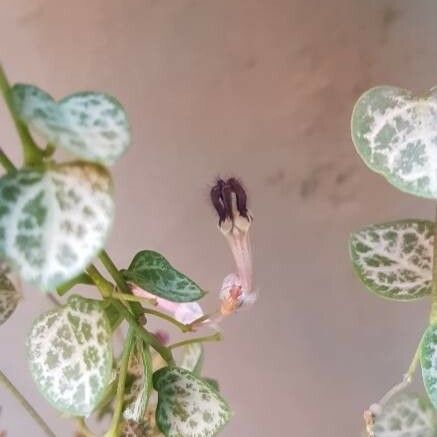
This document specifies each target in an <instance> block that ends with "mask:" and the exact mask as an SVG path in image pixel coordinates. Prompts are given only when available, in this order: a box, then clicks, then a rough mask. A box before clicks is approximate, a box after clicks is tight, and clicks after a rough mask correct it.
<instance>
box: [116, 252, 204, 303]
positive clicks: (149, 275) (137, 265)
mask: <svg viewBox="0 0 437 437" xmlns="http://www.w3.org/2000/svg"><path fill="white" fill-rule="evenodd" d="M123 274H124V276H125V278H126V279H127V280H128V281H131V282H134V283H135V284H136V285H138V286H139V287H141V288H142V289H143V290H146V291H148V292H149V293H152V294H154V295H155V296H159V297H162V298H164V299H167V300H171V301H173V302H192V301H195V300H199V299H200V298H202V297H203V296H204V294H205V292H204V291H203V290H202V289H201V288H200V287H199V286H198V285H197V284H195V283H194V282H193V281H192V280H191V279H189V278H187V277H186V276H185V275H184V274H182V273H180V272H178V271H177V270H175V269H174V268H173V267H172V266H171V265H170V263H169V262H168V261H167V260H166V259H165V258H164V257H163V256H162V255H160V254H159V253H157V252H153V251H152V250H143V251H142V252H139V253H137V254H136V255H135V257H134V259H133V260H132V262H131V265H130V266H129V268H128V270H124V271H123Z"/></svg>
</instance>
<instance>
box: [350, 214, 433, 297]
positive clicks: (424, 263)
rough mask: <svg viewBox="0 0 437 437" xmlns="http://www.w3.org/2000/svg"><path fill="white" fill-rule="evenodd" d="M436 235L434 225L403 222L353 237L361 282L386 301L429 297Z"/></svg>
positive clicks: (355, 264) (365, 231)
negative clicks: (434, 235)
mask: <svg viewBox="0 0 437 437" xmlns="http://www.w3.org/2000/svg"><path fill="white" fill-rule="evenodd" d="M433 232H434V225H433V223H431V222H428V221H424V220H403V221H398V222H391V223H384V224H380V225H373V226H369V227H367V228H364V229H362V230H361V231H358V232H355V233H353V234H352V235H351V237H350V240H349V247H350V254H351V258H352V263H353V266H354V268H355V270H356V272H357V274H358V276H359V278H360V279H361V281H362V282H363V283H364V284H365V285H366V287H367V288H368V289H369V290H370V291H373V292H374V293H376V294H378V295H379V296H382V297H385V298H387V299H395V300H412V299H417V298H419V297H422V296H425V295H427V294H430V293H431V277H432V272H431V268H432V251H433V247H432V246H433V241H434V237H433Z"/></svg>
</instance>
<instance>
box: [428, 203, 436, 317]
mask: <svg viewBox="0 0 437 437" xmlns="http://www.w3.org/2000/svg"><path fill="white" fill-rule="evenodd" d="M431 302H432V303H431V315H430V320H429V323H430V324H434V323H437V207H436V212H435V220H434V243H433V258H432V288H431Z"/></svg>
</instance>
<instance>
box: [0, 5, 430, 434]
mask: <svg viewBox="0 0 437 437" xmlns="http://www.w3.org/2000/svg"><path fill="white" fill-rule="evenodd" d="M436 14H437V3H436V2H435V1H432V0H430V1H421V0H415V1H408V0H405V1H391V2H390V1H384V0H374V1H367V0H354V1H352V0H349V1H346V0H331V1H313V0H270V1H269V0H265V1H255V0H246V1H244V0H233V1H231V0H229V1H228V0H217V1H212V0H190V1H188V0H173V1H170V0H166V1H164V0H125V1H121V0H118V1H117V0H100V1H92V0H87V1H85V0H80V1H68V2H67V1H61V0H57V1H56V0H0V60H1V61H2V62H3V63H4V65H5V67H6V68H7V70H8V72H9V75H10V77H11V78H12V79H13V80H14V81H28V82H33V83H35V84H38V85H40V86H41V87H42V88H44V89H47V90H49V91H51V92H52V94H53V95H55V96H56V97H61V96H63V95H65V94H68V93H71V92H73V91H76V90H82V89H101V90H105V91H108V92H110V93H112V94H114V95H115V96H117V97H118V98H119V99H120V100H121V101H122V102H123V103H124V105H125V106H126V108H127V110H128V112H129V115H130V119H131V122H132V125H133V134H134V145H133V147H132V149H131V151H130V152H129V154H128V155H127V156H126V157H125V158H123V160H122V161H121V162H120V163H119V164H117V166H116V167H115V168H114V176H115V182H116V188H117V202H118V209H117V218H116V223H115V228H114V231H113V234H112V236H111V239H110V243H109V248H110V251H111V253H113V254H114V258H115V259H116V260H117V262H118V263H119V264H120V265H122V266H123V265H124V266H125V265H126V264H127V263H128V262H129V260H130V257H131V255H132V254H134V253H135V252H136V251H137V250H139V249H142V248H152V249H155V250H158V251H160V252H162V253H164V254H166V255H167V256H168V258H169V259H170V260H171V261H172V262H173V263H174V264H175V265H177V266H178V267H180V269H182V270H183V271H185V272H187V273H189V274H190V275H191V276H192V277H194V278H196V279H197V280H198V281H199V282H200V283H201V284H202V285H203V286H204V287H205V288H207V289H210V290H215V289H216V288H217V287H218V286H219V284H220V283H221V279H222V277H223V276H224V275H225V274H227V273H228V272H229V271H231V269H232V264H231V260H230V256H229V253H228V251H227V248H226V246H225V243H224V241H222V238H221V237H220V235H219V234H218V232H217V231H216V228H215V225H216V222H215V220H216V219H215V217H214V215H213V213H212V211H211V208H210V207H209V205H208V203H207V193H208V186H209V184H210V183H211V181H212V179H213V178H214V177H215V176H217V175H219V174H220V175H232V174H236V175H238V176H241V177H242V179H243V180H244V182H245V183H246V185H247V187H248V189H249V191H250V195H251V207H252V210H253V212H254V215H255V224H254V233H253V239H254V249H255V258H256V259H255V261H256V272H257V285H258V287H259V290H260V295H261V297H260V300H259V303H258V304H257V305H256V307H255V308H254V309H253V311H250V312H244V313H241V314H240V315H239V316H238V317H235V318H233V319H232V320H229V321H228V322H227V323H226V324H225V326H224V333H225V341H224V342H223V343H222V344H220V345H211V346H208V348H207V349H208V357H207V362H206V371H207V374H208V375H211V376H214V377H217V378H218V379H220V381H221V389H222V391H223V393H224V395H225V396H226V397H227V398H228V399H229V401H230V403H231V405H232V407H233V409H234V410H235V413H236V414H235V418H234V419H233V421H232V423H231V424H230V425H229V426H228V427H227V428H226V430H225V431H224V432H223V434H222V435H223V436H228V437H240V436H243V437H246V436H251V437H265V436H300V437H319V436H335V437H351V436H358V435H359V426H360V425H361V422H360V416H361V413H362V410H363V409H364V407H365V406H367V405H368V404H369V403H370V402H372V401H374V400H376V399H377V398H378V396H380V395H381V394H382V393H383V392H384V391H385V390H386V389H387V388H388V387H389V386H390V385H391V384H393V383H394V382H395V381H396V380H397V379H398V378H399V377H400V375H401V374H402V373H403V372H404V370H405V368H406V367H407V365H408V363H409V360H410V356H411V354H412V352H413V350H414V348H415V345H416V342H417V341H418V339H419V336H420V334H421V330H422V329H423V326H424V323H425V317H426V313H427V302H419V303H414V304H395V303H388V302H386V301H380V300H378V299H377V298H375V297H373V296H371V295H369V294H367V293H366V292H365V291H364V290H363V289H362V287H361V286H360V284H359V283H358V282H357V280H356V279H355V278H354V276H353V273H352V271H351V267H350V265H349V261H348V256H347V249H346V239H347V236H348V233H349V232H350V231H351V230H353V229H355V228H357V227H360V226H362V225H365V224H368V223H371V222H378V221H384V220H388V219H394V218H398V217H409V216H424V217H426V216H431V215H432V204H431V203H430V202H427V201H424V200H416V199H414V198H413V197H411V196H408V195H404V194H401V193H398V192H397V191H396V190H395V189H393V188H391V187H390V186H388V185H387V184H386V183H385V182H384V181H383V180H382V179H381V178H380V177H378V176H377V175H375V174H371V173H370V172H369V171H367V170H366V169H365V168H364V165H363V164H362V162H361V161H360V160H359V158H358V157H357V156H356V155H355V153H354V150H353V146H352V144H351V141H350V136H349V117H350V112H351V108H352V105H353V102H354V100H355V99H356V98H357V97H358V95H359V94H360V93H361V92H362V91H364V90H365V89H366V88H368V87H370V86H372V85H374V84H380V83H390V84H394V85H400V86H404V87H411V88H413V89H415V90H421V89H424V88H428V87H430V86H432V85H434V84H435V83H436V82H437V76H436V67H437V43H436V42H437V40H436V39H437V27H436V26H435V22H436ZM0 143H1V146H2V147H4V148H5V149H6V151H8V152H10V153H11V155H12V156H14V158H17V157H18V148H17V138H16V137H15V134H14V133H13V131H12V128H11V124H10V121H9V119H8V117H7V116H6V112H5V110H4V108H3V106H2V107H1V108H0ZM48 305H49V304H48V301H47V300H46V299H45V298H44V297H43V296H42V295H41V294H40V293H39V292H37V291H35V290H33V289H30V288H27V289H26V290H25V300H24V302H23V304H22V305H21V307H20V308H19V310H18V311H17V313H16V314H15V316H14V318H13V319H11V320H10V321H9V322H8V324H7V325H5V326H4V327H2V329H1V330H0V344H1V345H2V349H1V352H0V367H1V368H2V369H4V370H5V371H6V372H7V373H8V374H9V375H10V377H11V379H13V380H14V381H15V382H16V384H17V386H18V387H19V388H20V389H21V390H22V391H23V392H24V393H26V395H28V396H29V398H31V399H32V401H33V402H34V403H35V406H36V407H37V408H38V410H39V411H40V412H41V413H42V414H43V415H44V417H45V418H47V420H48V421H49V422H50V423H51V424H52V425H53V427H54V429H56V432H57V435H59V436H67V435H70V434H71V432H70V431H67V425H66V423H65V421H63V420H62V419H60V418H59V417H58V416H57V414H56V413H55V412H54V411H53V410H52V409H51V408H50V407H49V406H48V405H47V404H46V403H45V402H44V401H43V400H42V399H41V398H40V397H39V395H38V394H37V393H36V389H35V387H34V385H33V383H32V382H31V380H30V376H29V374H28V371H27V368H26V364H25V358H24V356H25V349H24V338H25V335H26V332H27V331H28V329H29V326H30V324H31V321H32V319H33V318H34V316H35V315H36V314H38V313H39V312H40V311H42V310H43V309H44V308H46V307H48ZM0 404H1V405H2V406H3V413H2V415H1V417H0V429H2V428H4V427H5V428H7V429H8V430H9V435H10V436H11V437H15V436H27V435H32V436H39V435H41V434H39V430H38V429H36V428H35V426H34V425H33V424H32V422H31V421H30V420H29V418H28V417H27V415H26V414H25V413H24V412H23V410H22V409H21V408H20V407H19V406H18V404H17V403H16V402H15V401H14V400H12V399H10V397H9V395H7V394H6V393H5V392H3V391H1V392H0Z"/></svg>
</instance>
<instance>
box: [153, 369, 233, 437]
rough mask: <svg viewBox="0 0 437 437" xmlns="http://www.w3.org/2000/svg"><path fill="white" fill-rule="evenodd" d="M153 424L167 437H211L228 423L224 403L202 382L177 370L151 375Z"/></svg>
mask: <svg viewBox="0 0 437 437" xmlns="http://www.w3.org/2000/svg"><path fill="white" fill-rule="evenodd" d="M153 385H154V387H155V389H156V390H157V391H158V406H157V409H156V422H157V424H158V427H159V429H160V430H161V432H162V433H163V434H164V435H165V436H166V437H198V436H202V437H212V436H214V435H216V434H217V433H218V432H219V431H220V430H221V429H222V427H223V426H224V425H225V424H226V423H227V422H228V421H229V419H230V417H231V412H230V410H229V407H228V405H227V403H226V402H225V401H224V400H223V399H222V398H221V396H220V395H219V394H218V393H217V392H216V391H215V390H214V389H213V388H212V387H211V386H210V385H209V384H207V383H206V382H205V381H203V380H202V379H200V378H198V377H196V376H195V375H194V374H193V373H191V372H189V371H187V370H185V369H180V368H178V367H164V368H162V369H160V370H158V371H157V372H155V374H154V375H153Z"/></svg>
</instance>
